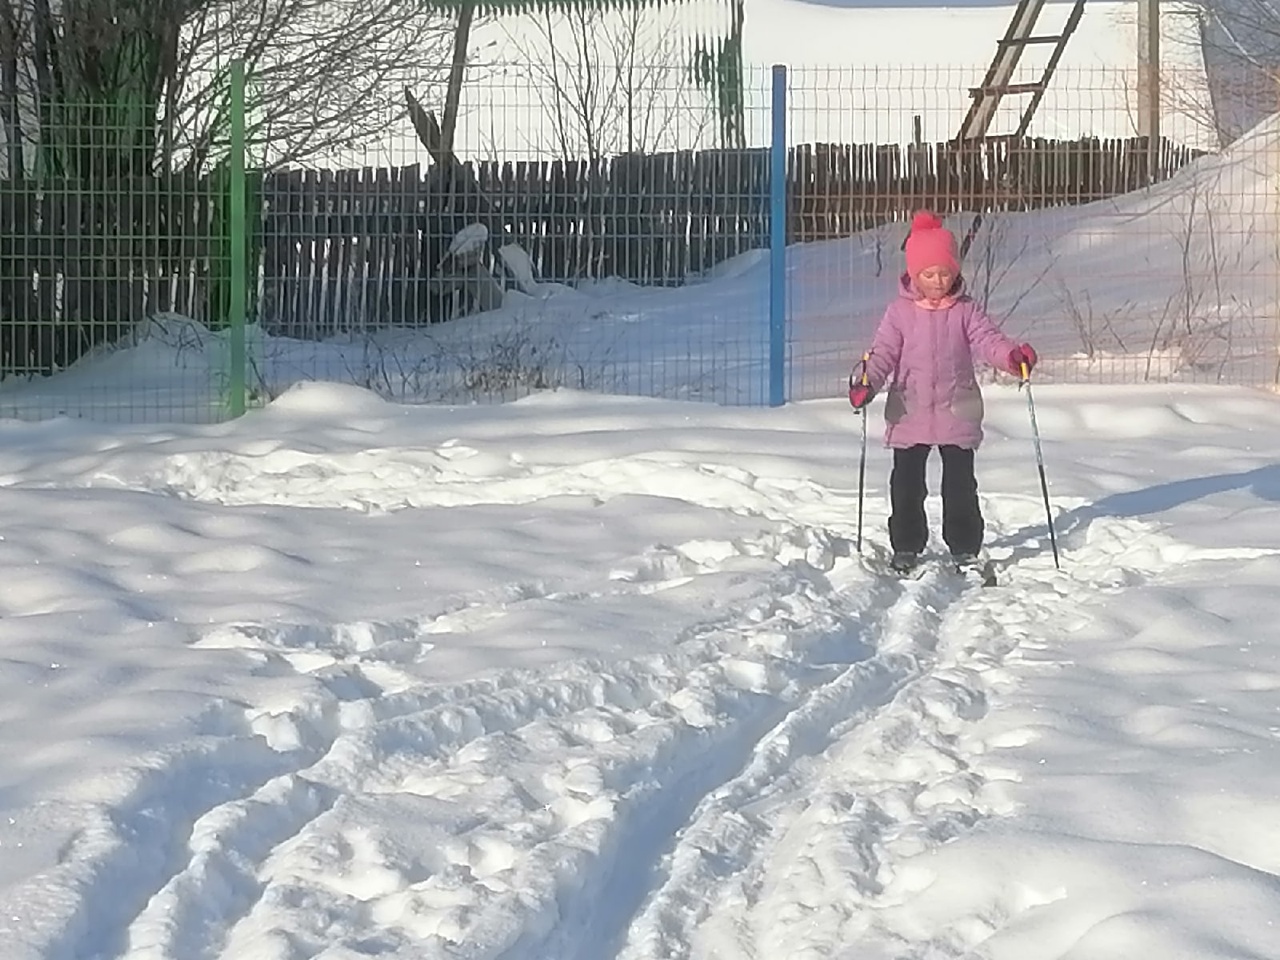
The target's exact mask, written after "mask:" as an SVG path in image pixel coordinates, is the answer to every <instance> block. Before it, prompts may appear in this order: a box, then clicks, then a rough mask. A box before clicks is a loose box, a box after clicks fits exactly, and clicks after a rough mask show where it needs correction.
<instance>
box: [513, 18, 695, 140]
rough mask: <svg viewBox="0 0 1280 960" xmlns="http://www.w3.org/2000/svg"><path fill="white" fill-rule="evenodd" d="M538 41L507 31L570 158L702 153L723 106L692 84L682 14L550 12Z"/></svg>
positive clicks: (540, 22)
mask: <svg viewBox="0 0 1280 960" xmlns="http://www.w3.org/2000/svg"><path fill="white" fill-rule="evenodd" d="M534 24H535V29H534V32H533V34H532V36H529V35H524V36H521V35H517V34H515V33H514V32H512V31H511V30H510V29H508V31H507V35H508V39H509V41H510V42H511V45H512V48H513V49H514V50H515V51H516V52H517V53H518V55H519V60H520V61H521V63H520V65H519V66H518V67H517V77H518V81H519V82H521V83H522V84H525V83H527V86H528V88H529V89H530V90H532V91H533V93H534V96H535V97H536V98H537V100H538V105H539V106H540V108H541V110H542V113H543V115H544V116H546V117H547V118H549V120H550V128H551V135H552V137H553V138H554V140H555V143H556V147H557V150H558V152H559V153H560V155H561V156H563V157H564V158H565V159H575V160H576V159H582V158H586V159H590V160H598V159H600V158H602V157H606V156H609V155H611V154H619V153H635V152H653V151H656V150H664V149H665V150H671V149H677V148H683V149H691V148H696V147H699V146H703V145H704V144H705V143H706V141H707V140H708V139H710V138H714V135H715V131H716V114H715V104H714V103H713V102H712V99H711V98H710V97H709V96H708V95H707V94H706V93H705V92H703V91H702V90H700V89H698V88H697V87H695V86H693V85H690V84H689V83H688V82H687V67H683V66H681V57H682V56H683V53H684V51H683V49H682V46H681V41H680V40H679V39H678V32H677V31H676V30H675V25H676V24H675V16H674V15H673V14H672V13H671V12H669V11H667V10H662V9H657V10H655V9H645V8H640V7H637V8H630V9H623V10H617V11H614V10H602V9H599V8H594V7H590V6H586V5H584V6H579V7H574V8H572V9H570V10H568V11H566V12H564V13H552V12H549V11H546V12H543V13H542V14H540V15H539V16H538V18H537V19H536V20H535V21H534Z"/></svg>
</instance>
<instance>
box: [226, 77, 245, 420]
mask: <svg viewBox="0 0 1280 960" xmlns="http://www.w3.org/2000/svg"><path fill="white" fill-rule="evenodd" d="M244 86H245V81H244V61H243V60H233V61H232V62H231V157H230V175H231V182H230V184H229V187H230V206H231V209H230V210H229V211H228V224H229V226H228V229H229V231H230V234H231V236H230V240H231V242H230V250H229V253H230V256H231V263H230V267H231V274H230V279H231V284H230V291H229V297H228V300H229V303H228V305H227V337H228V339H229V346H230V351H229V352H230V362H231V370H230V371H229V376H228V378H227V384H228V389H229V391H230V396H229V397H228V401H229V406H230V410H231V416H233V417H239V416H241V415H243V414H244V410H245V400H246V397H245V361H246V357H245V332H244V320H245V316H244V315H245V300H246V297H247V293H248V282H247V277H246V276H245V274H246V272H247V269H248V264H247V263H245V254H246V252H247V249H248V244H247V242H246V237H245V221H246V218H245V173H244V166H245V157H244V152H245V148H244V101H245V96H244Z"/></svg>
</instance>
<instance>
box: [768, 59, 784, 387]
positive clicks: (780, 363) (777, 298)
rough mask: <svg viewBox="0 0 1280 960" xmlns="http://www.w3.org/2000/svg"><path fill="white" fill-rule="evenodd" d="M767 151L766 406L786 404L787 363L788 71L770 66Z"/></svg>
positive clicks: (780, 65)
mask: <svg viewBox="0 0 1280 960" xmlns="http://www.w3.org/2000/svg"><path fill="white" fill-rule="evenodd" d="M772 119H773V137H772V140H771V142H770V148H769V161H770V163H769V406H771V407H780V406H782V405H783V404H784V403H786V399H787V397H786V360H787V68H786V67H785V66H783V65H782V64H780V63H778V64H774V66H773V110H772Z"/></svg>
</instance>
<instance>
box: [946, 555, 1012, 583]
mask: <svg viewBox="0 0 1280 960" xmlns="http://www.w3.org/2000/svg"><path fill="white" fill-rule="evenodd" d="M952 568H953V569H954V570H955V572H956V573H958V574H959V575H960V576H962V577H964V578H965V579H966V580H970V581H973V582H975V583H977V584H979V585H980V586H983V587H998V586H999V585H1000V577H999V574H997V572H996V565H995V561H993V560H981V561H979V562H977V563H956V564H952Z"/></svg>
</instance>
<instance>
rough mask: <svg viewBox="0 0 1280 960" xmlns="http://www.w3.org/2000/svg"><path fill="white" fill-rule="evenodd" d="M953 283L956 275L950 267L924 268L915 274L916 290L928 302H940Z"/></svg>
mask: <svg viewBox="0 0 1280 960" xmlns="http://www.w3.org/2000/svg"><path fill="white" fill-rule="evenodd" d="M955 282H956V275H955V273H954V272H953V271H952V270H951V268H950V267H926V268H925V269H924V270H921V271H920V272H919V273H918V274H916V289H918V290H919V291H920V292H921V293H922V294H924V295H925V297H926V298H927V299H929V300H941V299H942V298H943V297H945V296H946V295H947V294H948V293H950V292H951V285H952V284H953V283H955Z"/></svg>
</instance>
